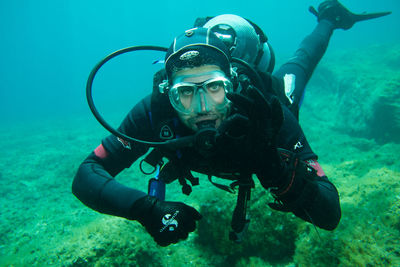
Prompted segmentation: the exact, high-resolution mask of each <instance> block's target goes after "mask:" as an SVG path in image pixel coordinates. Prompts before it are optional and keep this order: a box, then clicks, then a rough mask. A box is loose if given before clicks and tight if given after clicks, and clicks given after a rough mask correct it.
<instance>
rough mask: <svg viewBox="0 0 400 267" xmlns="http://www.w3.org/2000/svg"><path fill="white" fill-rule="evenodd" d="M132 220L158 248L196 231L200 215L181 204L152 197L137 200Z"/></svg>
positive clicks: (183, 238) (133, 208)
mask: <svg viewBox="0 0 400 267" xmlns="http://www.w3.org/2000/svg"><path fill="white" fill-rule="evenodd" d="M132 212H133V213H134V214H135V216H133V217H134V219H135V220H137V221H139V222H140V223H141V224H142V225H143V226H144V227H145V228H146V230H147V232H148V233H149V234H150V235H151V236H152V237H153V239H154V241H156V242H157V244H159V245H160V246H163V247H165V246H168V245H170V244H172V243H177V242H178V241H180V240H185V239H187V237H188V235H189V233H190V232H193V231H194V230H195V229H196V221H198V220H200V219H201V218H202V216H201V214H200V213H199V212H198V211H197V210H196V209H194V208H193V207H190V206H188V205H186V204H184V203H182V202H169V201H161V200H158V199H157V198H155V197H152V196H145V197H143V198H140V199H138V200H137V201H136V202H135V203H134V205H133V207H132Z"/></svg>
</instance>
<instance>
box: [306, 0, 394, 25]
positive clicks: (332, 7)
mask: <svg viewBox="0 0 400 267" xmlns="http://www.w3.org/2000/svg"><path fill="white" fill-rule="evenodd" d="M309 11H310V12H311V13H312V14H314V15H315V16H316V17H317V19H318V22H319V21H321V20H323V19H325V20H328V21H330V22H332V23H333V26H334V28H335V29H344V30H348V29H350V28H351V27H353V25H354V23H356V22H358V21H362V20H369V19H374V18H379V17H382V16H386V15H389V14H390V13H392V12H378V13H369V14H354V13H352V12H351V11H349V10H348V9H347V8H346V7H344V6H343V5H342V4H341V3H339V1H337V0H327V1H324V2H322V3H321V4H320V5H319V6H318V11H317V10H315V8H314V7H312V6H310V7H309Z"/></svg>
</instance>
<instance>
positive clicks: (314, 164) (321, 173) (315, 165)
mask: <svg viewBox="0 0 400 267" xmlns="http://www.w3.org/2000/svg"><path fill="white" fill-rule="evenodd" d="M306 163H307V164H308V165H310V166H311V167H313V169H314V170H316V171H317V175H318V176H319V177H322V176H326V175H325V173H324V171H323V170H322V168H321V165H319V163H318V161H316V160H313V159H310V160H306Z"/></svg>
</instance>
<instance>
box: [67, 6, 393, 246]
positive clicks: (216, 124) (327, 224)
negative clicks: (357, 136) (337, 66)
mask: <svg viewBox="0 0 400 267" xmlns="http://www.w3.org/2000/svg"><path fill="white" fill-rule="evenodd" d="M310 11H311V12H312V13H313V14H314V15H316V16H317V19H318V24H317V26H316V28H315V29H314V31H313V32H312V33H311V34H310V35H309V36H307V37H306V38H305V39H304V40H303V42H302V43H301V45H300V48H299V49H298V50H297V51H296V53H295V55H294V57H292V58H291V59H290V60H289V61H288V62H286V63H285V64H284V65H282V67H280V68H279V69H278V70H277V71H276V72H274V73H273V74H272V71H273V66H274V55H273V50H272V48H271V46H270V45H269V43H268V42H267V38H266V36H265V35H264V34H263V33H262V31H261V29H260V28H259V27H257V26H256V25H255V24H254V23H252V22H250V21H248V20H245V19H243V18H241V17H238V16H234V15H222V16H217V17H215V18H205V19H199V20H198V21H196V24H198V25H197V26H198V27H196V28H193V29H190V30H187V31H185V33H183V34H182V35H180V36H178V37H176V38H175V39H174V41H173V43H172V44H171V46H170V47H169V49H168V51H167V53H166V56H165V63H164V64H165V65H164V69H163V70H161V71H159V72H157V73H156V74H155V75H154V81H153V82H154V83H153V92H152V94H151V95H149V96H147V97H145V98H144V99H142V100H141V101H140V102H139V103H138V104H136V105H135V106H134V107H133V109H132V110H131V111H130V112H129V114H128V115H127V116H126V118H125V119H124V120H123V122H122V124H121V125H120V127H119V128H118V130H117V131H116V130H112V131H111V130H110V129H108V128H107V127H106V125H105V123H104V124H103V123H102V121H101V119H99V118H98V116H99V115H98V114H97V112H96V110H95V108H94V107H93V103H92V102H91V100H90V97H88V101H89V105H90V106H91V109H92V111H93V113H94V115H95V117H96V118H97V119H98V120H99V122H100V123H102V124H103V126H105V127H106V128H107V129H108V130H110V131H111V132H112V133H113V135H110V136H108V137H106V138H105V139H104V140H103V141H102V143H101V145H99V146H98V147H97V148H96V149H95V150H94V151H93V152H92V153H91V154H90V155H89V156H88V157H87V158H86V159H85V160H84V161H83V162H82V164H81V165H80V167H79V169H78V172H77V174H76V176H75V178H74V181H73V184H72V191H73V194H74V195H75V196H76V197H77V198H78V199H79V200H80V201H82V202H83V203H84V204H85V205H87V206H88V207H90V208H92V209H94V210H96V211H98V212H101V213H105V214H109V215H114V216H120V217H123V218H126V219H129V220H136V221H138V222H140V223H141V224H142V225H143V226H144V227H145V229H146V230H147V232H148V233H149V234H150V235H151V236H152V237H153V239H154V240H155V241H156V242H157V244H159V245H161V246H168V245H170V244H172V243H177V242H178V241H180V240H184V239H186V238H187V237H188V235H189V233H190V232H193V231H195V229H196V223H197V221H198V220H200V219H201V218H202V215H201V214H200V213H199V212H198V211H197V210H196V209H194V208H193V207H191V206H188V205H186V204H184V203H182V202H173V201H166V200H165V184H168V183H171V182H172V181H175V180H178V181H179V183H180V184H181V185H182V191H183V193H184V194H187V195H188V194H190V192H191V186H190V185H189V184H188V181H189V182H190V184H191V185H192V186H194V185H196V184H198V182H199V181H198V178H196V177H194V176H193V175H192V171H195V172H198V173H203V174H206V175H207V176H208V178H209V180H210V182H211V183H212V184H213V185H215V186H217V187H218V188H221V189H224V190H226V191H229V192H233V191H235V189H236V188H238V194H237V203H236V207H235V209H234V211H233V215H232V223H231V227H232V231H231V233H230V239H231V240H233V241H236V242H240V241H241V240H242V238H243V234H244V233H245V230H246V229H247V227H248V225H249V216H248V214H247V209H248V206H249V204H250V194H251V189H252V188H253V187H254V186H255V183H254V181H253V177H254V176H255V177H257V179H258V180H259V182H260V184H261V186H262V187H263V188H265V189H266V190H268V191H270V192H271V193H272V195H273V196H274V199H275V201H274V203H268V205H269V207H271V208H273V209H276V210H279V211H284V212H292V213H293V214H295V215H296V216H297V217H299V218H301V219H303V220H305V221H308V222H311V223H313V224H314V225H316V226H318V227H320V228H322V229H326V230H333V229H335V228H336V227H337V225H338V223H339V220H340V217H341V210H340V203H339V196H338V191H337V190H336V188H335V186H334V185H333V184H332V183H331V182H330V181H329V180H328V178H327V176H326V175H325V173H324V172H323V170H322V168H321V166H320V165H319V163H318V161H317V155H316V154H315V153H314V152H313V151H312V150H311V147H310V145H309V144H308V142H307V140H306V138H305V136H304V133H303V131H302V129H301V127H300V125H299V123H298V121H297V116H298V110H299V107H300V104H301V98H302V95H303V92H304V88H305V85H306V83H307V82H308V80H309V79H310V77H311V74H312V72H313V70H314V69H315V67H316V65H317V63H318V62H319V60H320V59H321V57H322V55H323V54H324V52H325V50H326V48H327V45H328V42H329V39H330V37H331V35H332V32H333V31H334V30H335V29H345V30H347V29H350V28H351V27H352V25H353V24H354V23H355V22H357V21H360V20H365V19H371V18H375V17H379V16H383V15H386V14H388V13H374V14H364V15H356V14H353V13H351V12H350V11H349V10H347V9H346V8H345V7H344V6H342V5H341V4H340V3H339V2H337V1H336V0H335V1H333V0H329V1H325V2H323V3H321V4H320V6H319V8H318V11H316V10H315V9H313V8H310ZM242 31H243V32H242ZM253 37H254V39H251V38H253ZM254 45H255V46H254ZM252 47H257V49H253V48H252ZM107 60H108V59H107ZM93 73H94V74H93ZM94 75H95V72H92V74H91V75H90V78H89V81H90V80H91V82H92V80H93V78H94ZM91 82H88V87H87V89H88V88H89V89H90V90H91ZM90 90H89V92H90ZM87 92H88V91H87ZM89 95H90V93H89ZM130 137H135V138H140V140H147V141H140V140H139V139H134V138H130ZM157 144H158V145H157ZM153 147H154V148H153ZM149 149H152V150H151V152H150V153H148V154H147V155H146V157H145V158H144V160H142V162H141V163H143V162H147V163H149V164H150V165H152V166H154V169H155V171H156V174H155V177H154V178H152V179H150V181H149V192H148V193H145V192H142V191H140V190H137V189H134V188H130V187H127V186H125V185H123V184H121V183H119V182H117V180H116V179H114V177H115V176H116V175H117V174H119V173H120V172H121V171H123V170H124V169H125V168H129V167H130V166H131V164H132V163H133V162H135V161H136V160H138V159H139V158H140V157H142V156H143V155H145V154H146V153H147V152H148V151H149ZM165 159H168V162H167V163H165V162H164V160H165ZM142 171H143V170H142ZM213 176H215V177H220V178H224V179H228V180H231V181H232V183H231V185H229V186H228V185H223V184H219V183H216V182H214V181H213V180H212V177H213Z"/></svg>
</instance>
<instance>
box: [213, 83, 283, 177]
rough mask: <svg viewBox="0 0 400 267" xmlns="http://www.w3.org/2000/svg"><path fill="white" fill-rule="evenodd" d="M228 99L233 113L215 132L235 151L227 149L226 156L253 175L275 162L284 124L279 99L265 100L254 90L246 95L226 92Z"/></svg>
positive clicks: (248, 90) (248, 91)
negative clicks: (278, 141)
mask: <svg viewBox="0 0 400 267" xmlns="http://www.w3.org/2000/svg"><path fill="white" fill-rule="evenodd" d="M227 97H228V98H229V100H230V101H231V102H232V103H233V108H234V109H235V112H234V113H233V115H231V116H230V117H228V118H227V119H225V120H224V121H223V122H222V123H221V126H220V127H219V128H218V131H219V132H220V135H221V137H222V138H223V139H225V140H227V145H228V146H230V147H232V148H233V149H235V150H236V151H232V149H230V150H229V151H230V152H229V153H230V155H228V157H229V158H231V159H232V160H236V161H237V162H238V164H240V165H242V166H244V167H246V168H250V169H251V172H253V173H255V172H257V171H258V170H259V169H260V168H264V167H266V166H269V164H270V163H271V162H276V159H277V158H278V154H277V151H276V142H277V137H278V133H279V130H280V128H281V126H282V123H283V112H282V107H281V104H280V102H279V100H278V99H277V98H276V97H272V98H270V99H268V100H267V99H266V97H265V96H264V95H263V94H262V93H261V92H260V91H259V90H258V89H256V88H254V87H249V88H248V89H247V90H246V94H245V95H243V94H237V93H228V95H227ZM232 152H233V153H232Z"/></svg>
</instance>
